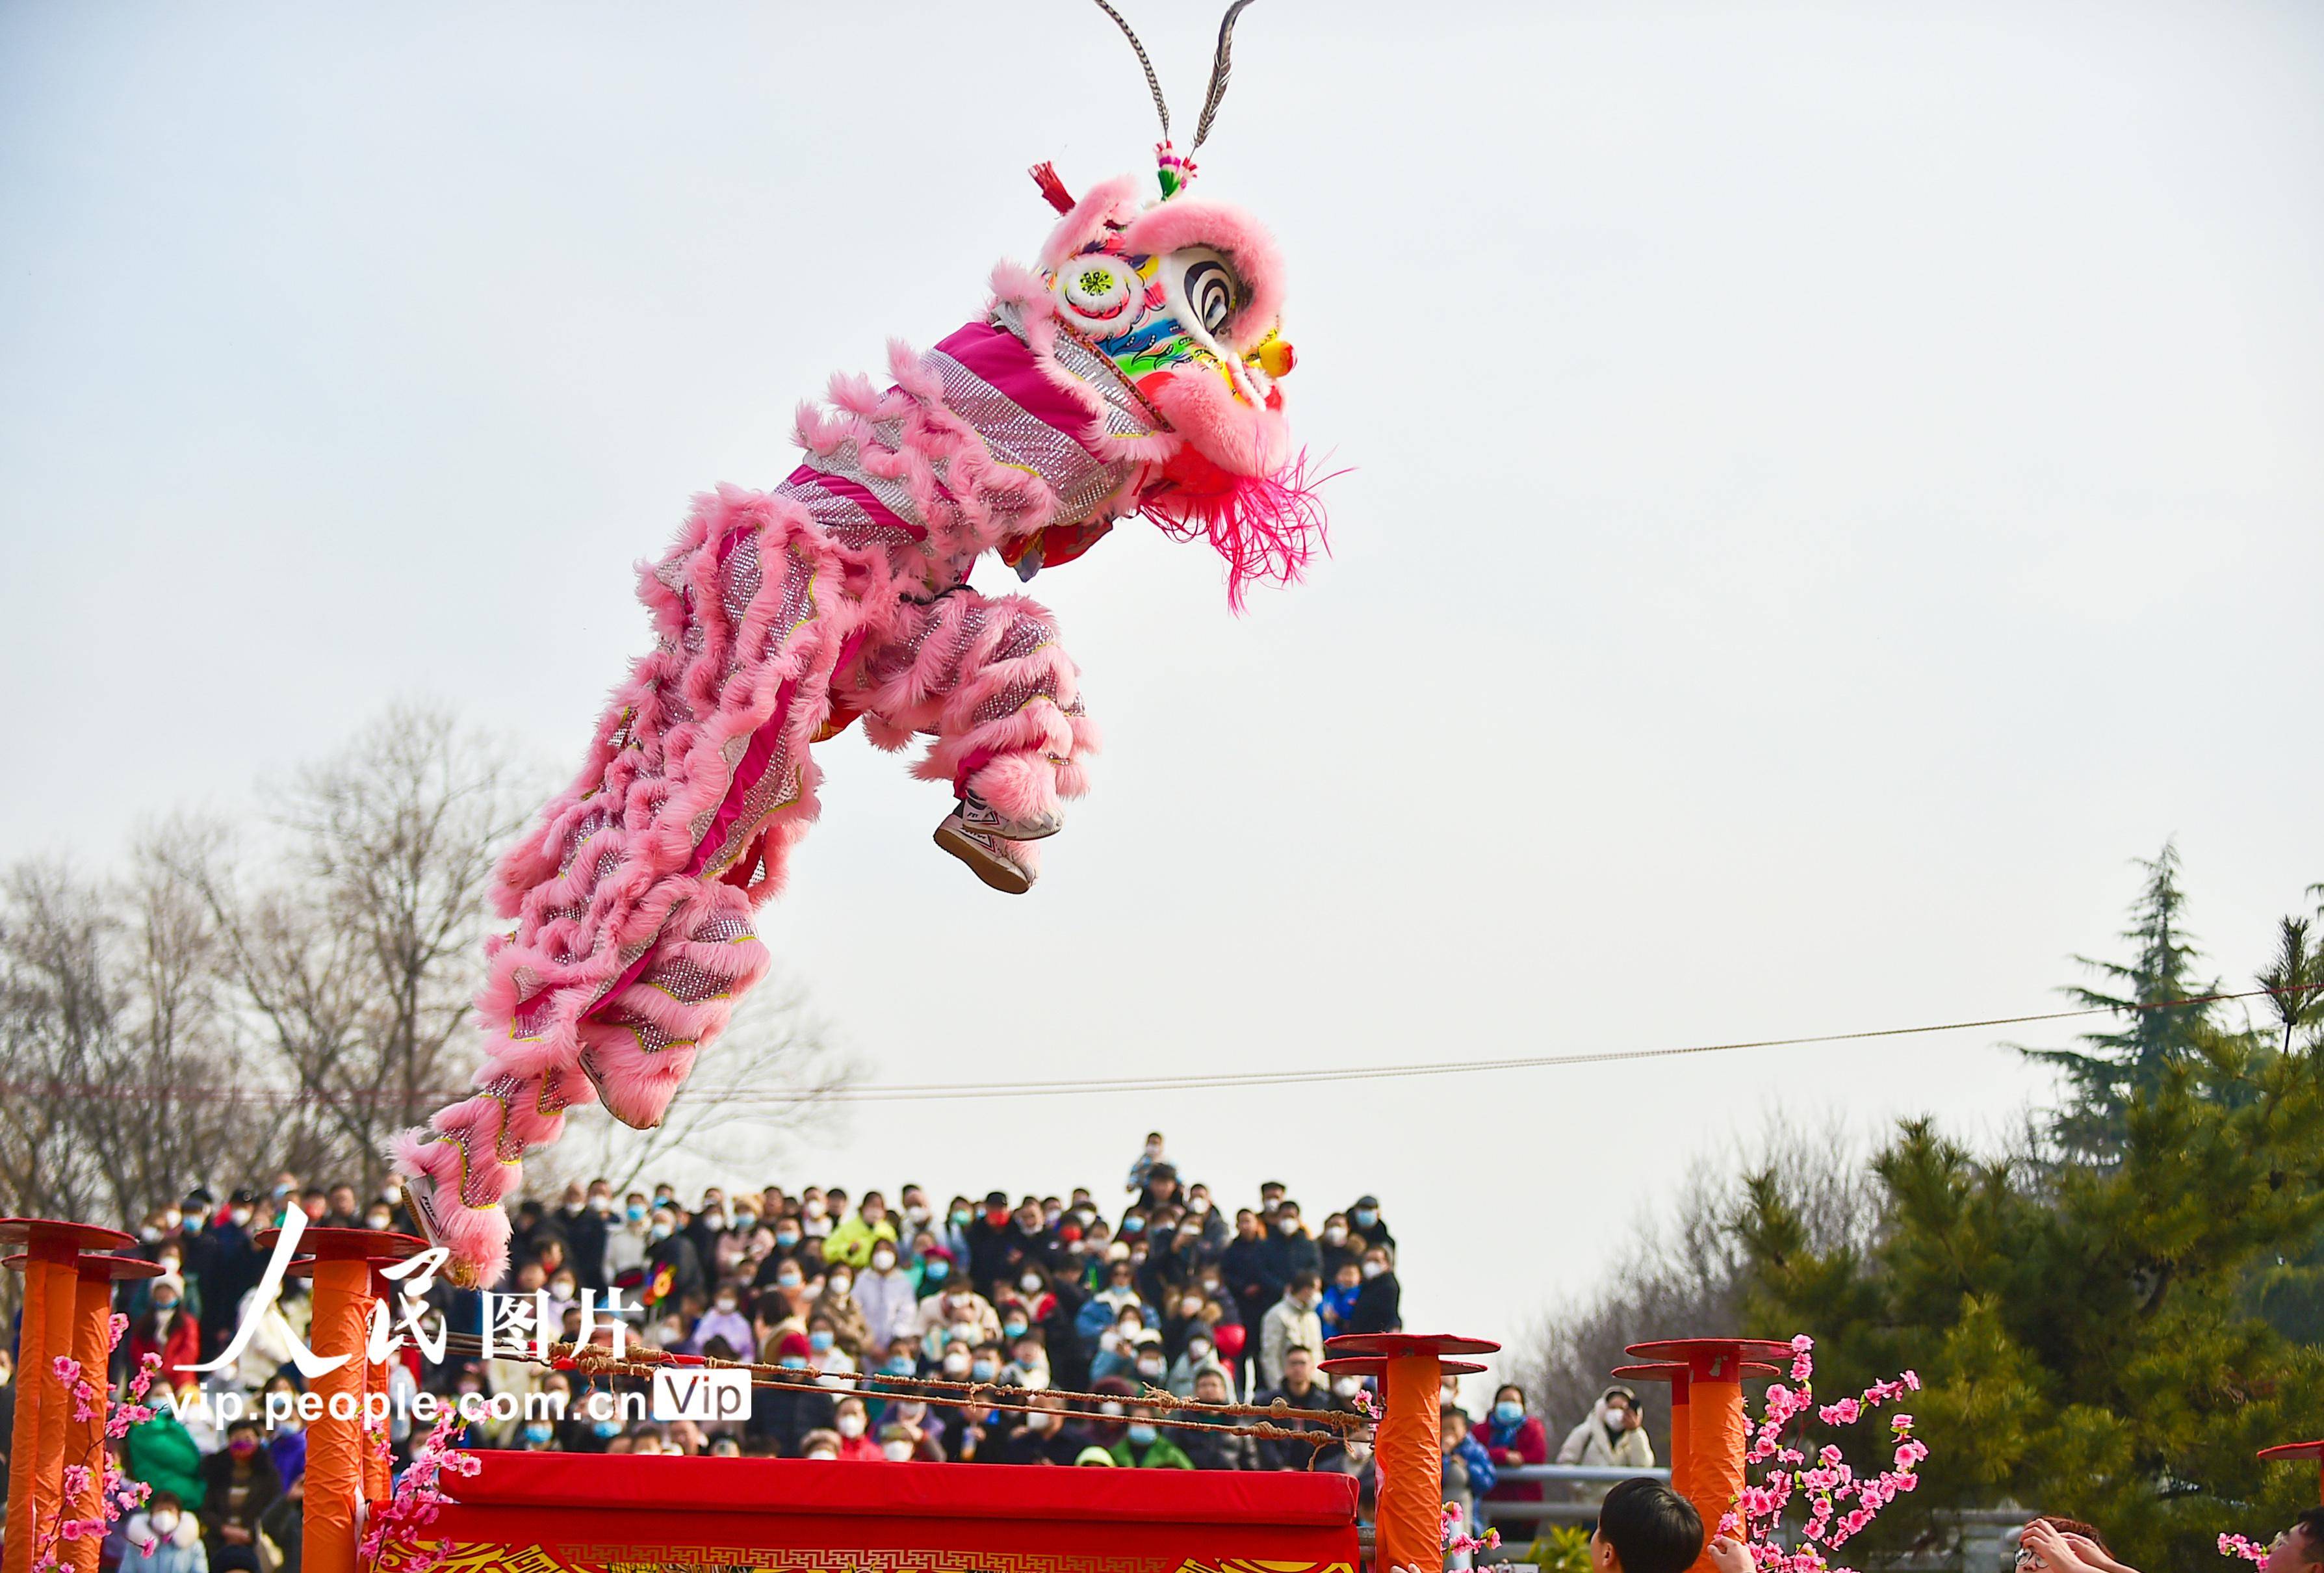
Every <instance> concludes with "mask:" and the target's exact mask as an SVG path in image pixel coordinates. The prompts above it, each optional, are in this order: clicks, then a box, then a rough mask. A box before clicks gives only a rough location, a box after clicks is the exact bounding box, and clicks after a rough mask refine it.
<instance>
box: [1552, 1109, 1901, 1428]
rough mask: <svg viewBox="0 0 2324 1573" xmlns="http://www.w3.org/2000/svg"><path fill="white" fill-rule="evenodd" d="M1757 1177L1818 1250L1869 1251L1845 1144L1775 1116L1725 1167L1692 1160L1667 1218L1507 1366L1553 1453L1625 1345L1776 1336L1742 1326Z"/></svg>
mask: <svg viewBox="0 0 2324 1573" xmlns="http://www.w3.org/2000/svg"><path fill="white" fill-rule="evenodd" d="M1757 1173H1772V1174H1773V1176H1774V1177H1775V1183H1776V1185H1777V1186H1778V1188H1779V1189H1781V1190H1782V1192H1783V1193H1784V1195H1785V1196H1786V1197H1787V1198H1791V1200H1792V1201H1793V1204H1794V1206H1795V1207H1797V1208H1798V1209H1799V1212H1800V1216H1801V1217H1803V1219H1805V1220H1806V1222H1807V1226H1808V1229H1809V1232H1810V1233H1811V1234H1812V1235H1814V1236H1815V1240H1816V1246H1817V1249H1819V1250H1827V1249H1830V1248H1831V1247H1832V1246H1834V1245H1840V1244H1841V1243H1843V1242H1849V1241H1853V1242H1856V1243H1859V1244H1868V1242H1867V1241H1866V1240H1865V1238H1864V1235H1865V1231H1866V1230H1867V1226H1868V1221H1869V1220H1871V1219H1874V1218H1877V1217H1878V1216H1879V1214H1878V1209H1877V1206H1876V1205H1875V1203H1876V1199H1877V1198H1876V1196H1875V1192H1876V1190H1877V1181H1876V1180H1874V1178H1873V1176H1872V1173H1871V1171H1870V1169H1869V1167H1868V1166H1867V1163H1866V1162H1865V1160H1864V1154H1863V1152H1861V1151H1860V1150H1859V1149H1858V1147H1857V1146H1855V1145H1853V1144H1851V1143H1833V1142H1831V1140H1830V1139H1829V1138H1826V1137H1821V1136H1811V1135H1810V1133H1807V1132H1806V1131H1804V1130H1803V1129H1802V1128H1800V1127H1799V1126H1796V1125H1794V1124H1787V1123H1785V1122H1784V1121H1782V1120H1780V1119H1778V1120H1776V1121H1774V1122H1771V1123H1770V1124H1769V1125H1768V1126H1767V1128H1766V1130H1765V1131H1764V1132H1763V1133H1761V1134H1760V1136H1759V1137H1758V1138H1757V1140H1756V1141H1755V1142H1753V1143H1749V1144H1748V1146H1746V1145H1738V1147H1737V1149H1736V1150H1735V1151H1734V1152H1730V1153H1728V1154H1726V1155H1725V1156H1724V1158H1723V1159H1702V1160H1699V1161H1697V1162H1696V1163H1695V1164H1694V1166H1693V1167H1692V1169H1691V1170H1689V1171H1688V1173H1687V1178H1686V1183H1685V1185H1684V1187H1683V1189H1682V1190H1681V1191H1680V1193H1679V1196H1678V1198H1677V1199H1676V1200H1675V1201H1674V1203H1673V1204H1672V1205H1671V1206H1670V1207H1669V1208H1668V1210H1667V1211H1665V1212H1662V1213H1655V1212H1648V1213H1647V1214H1646V1215H1645V1216H1644V1217H1641V1218H1640V1219H1639V1221H1638V1223H1637V1225H1636V1226H1634V1227H1633V1229H1632V1231H1631V1245H1630V1248H1629V1250H1628V1253H1627V1254H1625V1255H1623V1256H1622V1257H1621V1258H1620V1259H1618V1261H1617V1262H1616V1263H1614V1265H1613V1268H1612V1270H1611V1272H1609V1274H1608V1275H1607V1277H1606V1278H1605V1280H1604V1281H1603V1282H1601V1283H1600V1286H1599V1287H1598V1288H1596V1289H1595V1290H1594V1291H1591V1292H1590V1293H1588V1294H1586V1295H1582V1296H1579V1297H1577V1298H1575V1299H1574V1300H1570V1301H1568V1302H1567V1303H1565V1304H1563V1305H1561V1306H1557V1307H1554V1308H1553V1309H1551V1310H1549V1311H1548V1312H1547V1313H1545V1315H1544V1316H1543V1317H1542V1318H1541V1319H1539V1320H1538V1321H1537V1322H1536V1323H1535V1325H1534V1328H1533V1331H1532V1333H1531V1335H1530V1336H1529V1337H1527V1339H1526V1341H1525V1343H1524V1345H1523V1346H1521V1347H1520V1349H1519V1351H1518V1352H1517V1356H1516V1358H1515V1359H1514V1360H1513V1361H1512V1363H1511V1373H1512V1378H1513V1379H1514V1380H1516V1381H1517V1382H1520V1383H1524V1384H1525V1387H1526V1393H1528V1394H1529V1395H1530V1396H1531V1398H1532V1400H1533V1402H1534V1404H1535V1408H1536V1410H1537V1411H1538V1412H1540V1413H1541V1415H1542V1416H1543V1418H1544V1423H1545V1424H1546V1425H1547V1426H1548V1427H1549V1428H1550V1431H1551V1436H1550V1445H1551V1446H1552V1448H1554V1447H1555V1446H1556V1445H1557V1443H1558V1442H1559V1441H1560V1440H1562V1439H1563V1428H1564V1427H1569V1426H1572V1425H1573V1424H1575V1423H1577V1422H1578V1421H1580V1420H1582V1419H1583V1418H1584V1417H1585V1416H1587V1415H1588V1414H1589V1412H1590V1410H1591V1405H1592V1404H1594V1403H1595V1402H1597V1399H1598V1395H1599V1393H1601V1392H1603V1391H1604V1390H1605V1388H1606V1385H1607V1383H1608V1382H1609V1380H1610V1378H1609V1376H1608V1374H1607V1373H1609V1371H1611V1370H1612V1369H1613V1368H1614V1367H1615V1366H1617V1365H1626V1364H1628V1363H1630V1357H1629V1356H1627V1355H1625V1354H1624V1353H1623V1352H1622V1351H1623V1346H1625V1345H1628V1344H1635V1343H1640V1342H1644V1341H1645V1340H1646V1339H1649V1338H1678V1337H1720V1336H1737V1337H1747V1336H1748V1337H1772V1336H1775V1334H1772V1333H1771V1332H1770V1331H1769V1330H1768V1329H1766V1328H1746V1327H1743V1326H1741V1325H1740V1318H1741V1306H1740V1298H1741V1297H1740V1293H1739V1281H1740V1277H1741V1273H1742V1268H1743V1256H1742V1251H1741V1248H1740V1245H1739V1243H1738V1240H1737V1239H1736V1236H1735V1232H1734V1225H1735V1222H1736V1219H1737V1217H1738V1213H1739V1211H1740V1209H1741V1207H1742V1205H1743V1195H1744V1180H1745V1176H1747V1175H1749V1174H1757ZM1784 1336H1788V1333H1785V1334H1784ZM1642 1396H1644V1394H1642ZM1645 1408H1646V1419H1647V1426H1648V1436H1649V1439H1651V1440H1652V1441H1653V1443H1654V1446H1655V1457H1658V1458H1667V1457H1669V1456H1670V1436H1669V1423H1670V1420H1669V1415H1668V1413H1667V1411H1666V1409H1665V1406H1664V1405H1661V1404H1658V1403H1655V1402H1651V1401H1649V1402H1647V1403H1646V1406H1645Z"/></svg>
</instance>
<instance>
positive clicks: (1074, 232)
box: [1040, 175, 1151, 271]
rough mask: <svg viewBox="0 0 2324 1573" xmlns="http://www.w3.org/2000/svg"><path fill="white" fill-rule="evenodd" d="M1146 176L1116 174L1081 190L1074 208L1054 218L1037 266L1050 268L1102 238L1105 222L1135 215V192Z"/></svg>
mask: <svg viewBox="0 0 2324 1573" xmlns="http://www.w3.org/2000/svg"><path fill="white" fill-rule="evenodd" d="M1150 178H1151V177H1147V178H1146V179H1141V178H1140V177H1139V176H1137V175H1116V176H1114V177H1113V179H1111V180H1101V181H1099V182H1098V183H1097V184H1096V185H1094V186H1092V187H1091V188H1090V189H1089V190H1086V191H1084V192H1083V193H1082V199H1081V200H1080V201H1078V202H1076V203H1074V210H1073V211H1072V212H1070V213H1068V214H1066V215H1065V217H1063V218H1060V219H1058V220H1057V223H1056V227H1055V228H1053V229H1051V230H1050V231H1049V238H1048V239H1047V240H1045V241H1043V242H1042V243H1041V253H1040V257H1041V265H1042V266H1043V267H1044V268H1047V269H1050V270H1052V271H1054V270H1055V269H1056V266H1057V264H1059V263H1062V262H1064V261H1065V259H1066V258H1067V257H1069V256H1072V255H1074V254H1075V253H1076V252H1079V251H1080V250H1081V249H1082V248H1083V247H1084V246H1085V245H1090V244H1091V243H1093V242H1094V241H1097V240H1102V239H1103V238H1104V236H1105V233H1106V229H1107V227H1108V226H1109V224H1111V225H1114V226H1120V225H1123V224H1128V223H1130V221H1131V220H1132V219H1134V218H1136V217H1137V216H1138V194H1139V191H1140V190H1144V189H1146V187H1147V179H1150Z"/></svg>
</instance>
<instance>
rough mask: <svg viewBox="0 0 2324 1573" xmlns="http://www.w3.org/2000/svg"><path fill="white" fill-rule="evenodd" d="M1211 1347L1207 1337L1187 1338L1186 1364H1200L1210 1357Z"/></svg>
mask: <svg viewBox="0 0 2324 1573" xmlns="http://www.w3.org/2000/svg"><path fill="white" fill-rule="evenodd" d="M1211 1349H1212V1344H1211V1341H1210V1340H1209V1339H1208V1338H1189V1339H1187V1340H1186V1364H1187V1365H1201V1364H1202V1363H1203V1361H1205V1360H1207V1359H1209V1358H1210V1357H1211Z"/></svg>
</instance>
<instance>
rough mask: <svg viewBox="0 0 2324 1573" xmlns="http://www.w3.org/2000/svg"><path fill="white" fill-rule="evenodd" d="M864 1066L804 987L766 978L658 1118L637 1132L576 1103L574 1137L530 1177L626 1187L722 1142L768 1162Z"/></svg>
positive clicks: (824, 1113) (825, 1115) (822, 1115)
mask: <svg viewBox="0 0 2324 1573" xmlns="http://www.w3.org/2000/svg"><path fill="white" fill-rule="evenodd" d="M859 1074H860V1068H859V1067H858V1066H857V1065H856V1064H855V1062H854V1060H853V1058H852V1057H850V1056H848V1055H846V1054H844V1053H843V1052H841V1051H840V1050H837V1049H835V1048H834V1047H833V1045H832V1043H831V1041H830V1039H829V1034H828V1032H827V1031H826V1029H825V1026H824V1025H823V1023H822V1022H819V1021H817V1020H816V1018H815V1016H814V1015H813V1014H812V1013H810V1012H809V1010H808V1009H807V1003H806V1000H805V997H804V996H803V995H801V994H800V993H799V992H798V990H796V989H783V988H779V987H778V986H776V985H775V984H774V983H773V982H772V981H771V980H770V981H769V982H766V983H761V985H759V987H758V988H757V989H756V990H755V991H754V992H752V994H750V995H745V996H744V997H743V999H742V1003H741V1004H739V1005H738V1006H737V1007H736V1008H735V1012H734V1019H733V1022H732V1024H730V1025H729V1026H728V1028H727V1030H726V1032H724V1034H723V1035H722V1036H720V1037H719V1038H717V1039H715V1041H713V1042H712V1043H711V1045H710V1047H709V1048H707V1049H705V1050H703V1051H702V1054H701V1057H700V1058H699V1059H696V1061H695V1066H694V1073H693V1075H692V1077H691V1078H688V1082H687V1087H686V1089H685V1090H683V1091H681V1092H680V1093H679V1094H678V1096H677V1097H676V1098H675V1099H673V1100H672V1101H671V1104H670V1106H669V1117H668V1118H667V1119H665V1120H664V1121H663V1122H662V1123H661V1124H659V1125H658V1126H656V1127H655V1128H654V1129H652V1130H650V1131H640V1130H634V1129H632V1128H631V1127H630V1126H628V1125H624V1124H622V1123H621V1122H620V1121H618V1120H616V1119H613V1117H612V1116H611V1115H607V1114H606V1113H605V1111H604V1109H603V1108H601V1107H599V1106H596V1105H594V1104H593V1105H591V1106H588V1107H587V1108H584V1109H576V1110H575V1111H573V1113H572V1114H570V1115H567V1116H566V1130H565V1139H564V1140H563V1141H561V1142H559V1143H558V1144H557V1145H556V1146H555V1147H553V1148H551V1149H549V1152H547V1153H545V1154H543V1155H542V1157H541V1158H540V1159H539V1160H537V1161H534V1162H532V1163H530V1164H528V1165H527V1166H526V1169H525V1179H526V1180H527V1181H528V1183H529V1185H530V1188H531V1189H535V1190H539V1191H542V1192H544V1193H553V1192H554V1191H555V1190H557V1189H559V1188H561V1187H562V1186H563V1185H564V1184H565V1183H566V1182H567V1181H568V1180H585V1181H586V1180H594V1179H600V1178H602V1179H605V1180H611V1181H612V1182H613V1189H614V1190H615V1192H616V1193H617V1194H618V1193H619V1192H621V1191H624V1190H627V1189H629V1188H630V1187H631V1186H632V1185H634V1184H636V1183H637V1181H638V1180H639V1177H640V1176H641V1175H643V1174H644V1173H645V1172H646V1171H647V1170H649V1169H651V1168H652V1167H653V1166H654V1165H656V1164H657V1163H659V1162H661V1161H663V1160H665V1159H669V1158H674V1157H678V1156H681V1155H683V1156H688V1157H696V1158H700V1157H705V1156H707V1155H708V1153H709V1152H711V1151H712V1150H713V1149H714V1148H715V1150H716V1151H718V1152H727V1153H733V1154H735V1155H736V1156H737V1157H738V1158H740V1157H743V1156H747V1157H748V1159H749V1161H751V1162H752V1163H754V1164H765V1163H767V1162H769V1161H771V1159H772V1157H773V1155H774V1154H776V1153H779V1152H781V1151H782V1148H783V1144H784V1143H785V1142H786V1141H787V1140H788V1139H789V1138H791V1137H793V1136H796V1135H797V1134H798V1133H799V1132H801V1131H803V1130H806V1129H807V1127H809V1126H810V1125H814V1124H818V1123H821V1122H824V1121H827V1120H830V1119H832V1118H834V1117H835V1103H834V1099H833V1097H832V1095H833V1094H834V1093H835V1092H837V1091H838V1090H839V1089H840V1088H841V1087H844V1086H846V1085H847V1084H848V1083H849V1082H851V1081H853V1080H855V1079H856V1078H857V1077H858V1076H859ZM714 1138H715V1140H714Z"/></svg>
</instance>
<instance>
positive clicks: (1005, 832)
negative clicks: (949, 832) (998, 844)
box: [959, 791, 1065, 841]
mask: <svg viewBox="0 0 2324 1573" xmlns="http://www.w3.org/2000/svg"><path fill="white" fill-rule="evenodd" d="M959 814H960V822H961V823H962V824H963V825H965V826H966V827H967V828H970V829H971V830H973V831H975V832H976V833H977V834H978V835H980V836H998V837H1001V839H1002V840H1003V841H1040V840H1045V839H1047V837H1051V836H1054V835H1056V833H1057V832H1058V831H1060V830H1062V829H1064V828H1065V821H1064V820H1063V819H1059V818H1058V817H1057V816H1056V815H1055V814H1050V813H1045V814H1043V815H1042V816H1041V817H1040V818H1039V819H1032V820H1023V819H1008V818H1006V817H1004V816H1003V815H1002V814H1001V810H998V809H996V808H994V807H993V806H992V805H991V803H988V802H986V801H985V800H983V799H982V798H981V797H978V796H977V795H976V793H975V792H973V791H969V792H966V793H964V795H963V796H962V798H961V800H960V810H959Z"/></svg>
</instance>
